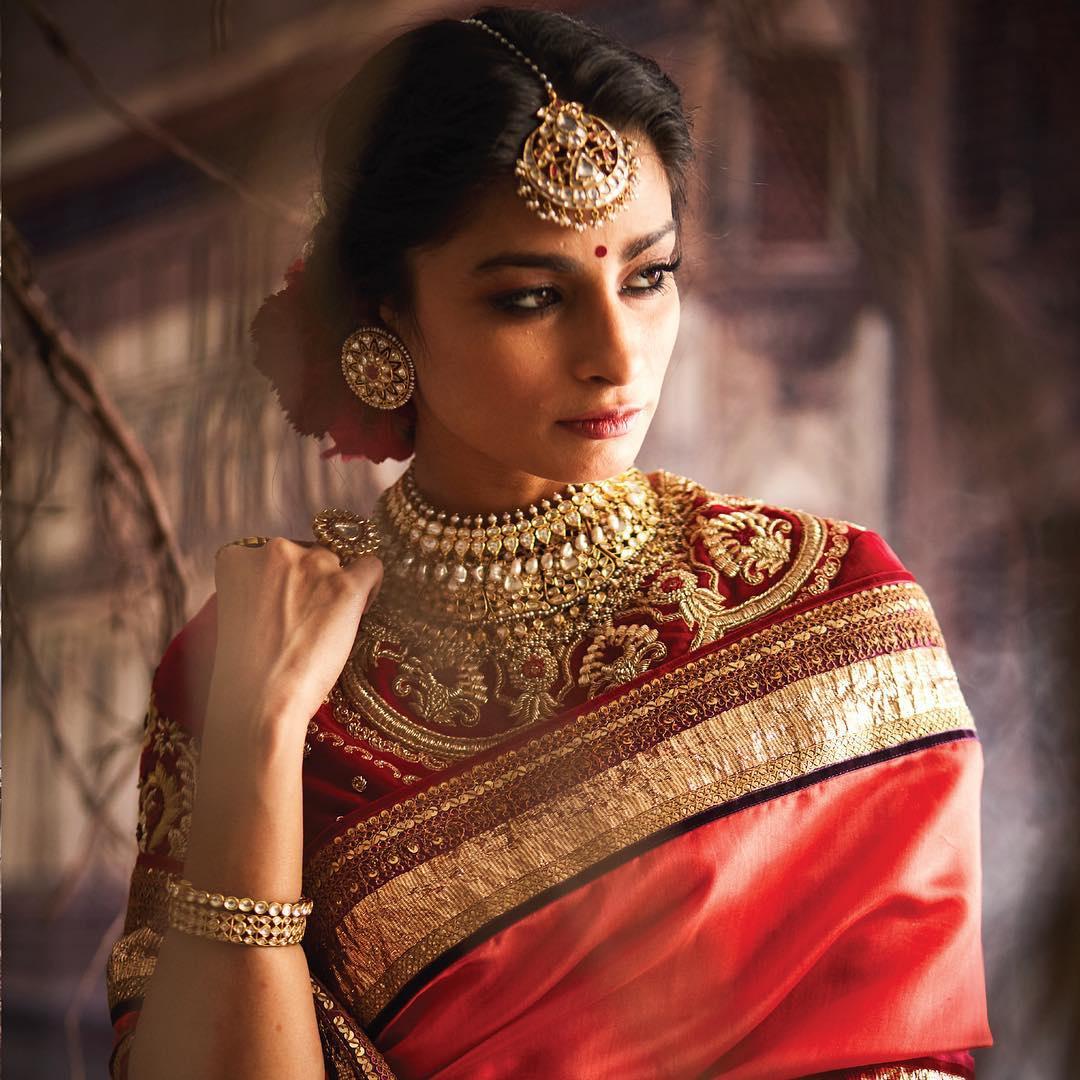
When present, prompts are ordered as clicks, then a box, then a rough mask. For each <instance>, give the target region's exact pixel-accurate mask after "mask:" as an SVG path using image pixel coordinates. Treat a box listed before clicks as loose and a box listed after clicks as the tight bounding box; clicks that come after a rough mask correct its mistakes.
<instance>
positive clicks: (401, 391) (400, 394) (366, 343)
mask: <svg viewBox="0 0 1080 1080" xmlns="http://www.w3.org/2000/svg"><path fill="white" fill-rule="evenodd" d="M341 371H342V374H343V375H344V376H345V381H346V382H347V383H348V384H349V389H350V390H351V391H352V392H353V393H354V394H355V395H356V396H357V397H358V398H359V399H360V400H361V401H362V402H363V403H364V404H365V405H370V406H372V408H375V409H397V408H399V407H400V406H402V405H404V404H405V402H406V401H408V400H409V398H410V397H412V392H413V388H414V387H415V386H416V368H415V367H413V362H412V357H411V356H410V355H409V350H408V349H406V348H405V344H404V342H402V340H401V339H400V338H399V337H397V336H396V335H395V334H391V333H390V331H389V330H384V329H383V328H382V327H381V326H361V327H360V329H359V330H357V331H356V332H355V333H352V334H350V335H349V336H348V337H347V338H346V339H345V344H344V345H342V346H341Z"/></svg>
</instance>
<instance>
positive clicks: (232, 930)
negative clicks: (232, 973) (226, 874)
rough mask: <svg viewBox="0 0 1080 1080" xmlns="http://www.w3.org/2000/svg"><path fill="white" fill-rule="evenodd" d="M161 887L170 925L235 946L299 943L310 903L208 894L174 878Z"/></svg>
mask: <svg viewBox="0 0 1080 1080" xmlns="http://www.w3.org/2000/svg"><path fill="white" fill-rule="evenodd" d="M165 890H166V893H167V894H168V897H169V901H168V915H169V925H170V926H171V927H173V928H174V929H176V930H180V931H182V932H183V933H186V934H194V935H196V936H198V937H208V938H213V939H215V940H218V941H230V942H235V943H236V944H239V945H295V944H297V943H299V942H300V940H301V939H302V938H303V936H304V931H305V929H306V928H307V917H308V915H310V914H311V910H312V906H313V905H312V902H311V900H309V899H308V898H307V897H303V896H302V897H300V899H299V900H295V901H278V900H253V899H252V898H251V897H249V896H239V897H238V896H227V895H225V894H224V893H211V892H207V891H206V890H204V889H196V888H195V887H194V886H193V885H192V884H191V882H190V881H186V880H185V879H184V878H175V877H171V878H170V879H169V880H168V881H167V883H166V886H165Z"/></svg>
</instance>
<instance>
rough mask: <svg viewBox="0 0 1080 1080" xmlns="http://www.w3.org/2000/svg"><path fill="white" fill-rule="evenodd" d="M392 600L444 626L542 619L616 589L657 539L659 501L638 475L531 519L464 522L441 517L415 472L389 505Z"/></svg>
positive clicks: (573, 495)
mask: <svg viewBox="0 0 1080 1080" xmlns="http://www.w3.org/2000/svg"><path fill="white" fill-rule="evenodd" d="M376 517H377V520H378V522H379V530H380V532H381V534H382V536H383V539H384V542H385V544H386V547H385V554H386V569H387V575H388V579H389V580H388V582H387V584H388V585H389V592H390V596H388V597H387V599H390V597H391V596H394V595H398V596H400V597H401V599H402V600H404V601H406V602H408V604H409V606H410V607H412V608H413V609H414V610H415V611H417V613H421V612H422V613H423V614H426V615H429V616H432V617H436V618H448V619H454V620H457V619H462V618H464V619H483V620H484V621H485V622H488V621H494V622H502V621H507V620H511V619H521V618H527V617H536V616H542V615H544V614H548V613H552V612H555V611H558V610H560V609H562V608H564V607H567V606H569V605H571V604H574V603H575V602H576V601H579V600H582V599H585V600H588V599H589V596H590V594H595V593H596V592H597V591H603V590H604V588H605V587H606V586H608V585H611V584H614V580H613V579H616V578H617V577H618V576H619V574H620V571H621V569H622V568H623V567H625V566H627V565H629V563H630V561H631V560H633V559H634V557H635V556H636V555H637V554H638V553H639V552H640V551H641V550H642V548H643V547H645V545H647V544H648V543H649V541H650V540H651V539H652V537H653V535H654V533H655V531H656V526H657V523H658V521H659V510H658V500H657V497H656V494H655V492H654V491H653V489H652V486H651V485H650V483H649V481H648V478H647V477H646V476H645V474H644V473H642V472H641V471H640V470H638V469H636V468H631V469H628V470H627V471H626V472H624V473H621V474H620V475H618V476H615V477H612V478H611V479H608V480H602V481H598V482H595V483H585V484H571V485H570V486H569V487H566V488H564V489H563V490H562V491H560V492H558V493H556V494H555V495H553V496H552V497H551V498H550V499H545V500H543V501H541V502H540V503H539V504H538V505H533V506H530V507H528V509H527V510H526V509H517V510H513V511H509V512H506V513H503V514H486V515H485V514H479V515H475V516H464V515H461V514H450V513H447V512H445V511H440V510H435V509H433V508H432V507H431V506H429V505H428V504H427V503H426V502H425V501H424V499H423V497H422V496H421V495H420V493H419V491H418V490H417V487H416V481H415V479H414V477H413V471H412V469H411V468H410V469H409V470H408V472H406V473H405V475H404V476H403V477H402V478H401V479H400V480H399V481H398V482H397V483H396V484H394V485H393V486H392V487H391V488H390V489H389V490H388V491H386V492H385V493H384V494H383V496H382V497H381V498H380V500H379V503H378V506H377V509H376Z"/></svg>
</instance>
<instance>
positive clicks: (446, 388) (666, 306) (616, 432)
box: [384, 140, 679, 502]
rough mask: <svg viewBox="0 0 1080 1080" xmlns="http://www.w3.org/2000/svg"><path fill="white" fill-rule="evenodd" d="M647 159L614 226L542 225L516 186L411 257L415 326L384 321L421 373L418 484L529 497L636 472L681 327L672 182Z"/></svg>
mask: <svg viewBox="0 0 1080 1080" xmlns="http://www.w3.org/2000/svg"><path fill="white" fill-rule="evenodd" d="M638 154H639V157H640V159H641V170H640V174H639V176H640V181H639V187H638V196H637V198H636V199H635V200H634V201H632V202H631V203H629V204H628V205H627V206H626V207H624V208H623V210H622V211H621V212H620V213H618V214H617V215H616V216H615V218H614V219H613V220H612V221H611V222H609V223H607V224H605V225H602V226H600V227H597V228H592V229H587V230H586V231H584V232H581V233H579V232H576V231H575V230H573V229H568V228H565V227H563V226H559V225H555V224H553V223H551V222H546V221H541V220H540V219H539V218H538V217H536V216H535V214H533V212H532V211H530V210H529V209H528V208H527V207H526V206H525V203H524V200H523V199H522V198H521V197H520V196H518V195H517V193H516V191H515V185H514V182H513V181H512V180H510V179H508V180H507V181H506V182H505V184H502V185H499V186H496V185H493V186H492V188H491V190H490V193H485V196H484V198H483V200H481V201H480V203H479V205H478V206H477V209H476V211H475V212H474V213H473V214H471V215H470V217H469V218H468V221H467V224H466V225H465V226H464V227H462V228H461V229H460V230H459V231H458V232H457V233H456V234H455V235H454V236H453V237H452V238H451V239H450V240H448V241H447V242H445V243H443V244H441V245H439V246H438V247H433V248H430V249H425V250H422V251H419V252H417V253H414V254H413V255H412V257H411V260H410V269H411V272H412V280H413V289H414V311H413V317H412V319H411V320H408V321H397V320H395V319H394V317H393V313H392V312H389V311H386V310H385V309H384V318H386V320H387V321H388V322H390V323H391V325H392V326H394V328H395V329H396V330H397V331H398V332H399V333H400V334H401V336H402V337H403V338H404V340H405V343H406V345H407V346H408V347H409V350H410V352H411V353H412V355H413V359H414V362H415V364H416V370H417V390H416V403H417V416H418V422H417V442H416V447H417V460H416V467H417V478H418V480H421V478H422V476H423V475H428V476H430V477H431V478H432V483H431V484H430V485H429V486H432V487H435V488H438V489H443V490H449V491H450V492H453V491H455V490H457V491H462V492H466V491H469V489H470V487H471V485H470V483H469V482H468V477H474V478H481V479H482V482H483V483H484V484H485V485H487V487H488V489H489V490H490V489H491V488H495V489H503V490H506V489H507V488H509V489H511V490H513V489H515V488H520V489H521V490H522V493H524V494H532V493H534V492H535V490H536V489H537V487H538V486H540V487H542V486H543V485H544V484H547V485H549V486H551V485H553V486H559V485H561V484H566V483H572V482H583V481H586V480H596V479H601V478H603V477H607V476H611V475H614V474H615V473H618V472H621V471H622V470H623V469H626V468H627V467H629V466H630V465H631V464H632V463H633V461H634V458H635V456H636V455H637V452H638V450H639V448H640V446H641V442H642V440H643V438H644V437H645V432H646V430H647V429H648V426H649V422H650V420H651V418H652V415H653V412H654V411H655V409H656V405H657V401H658V399H659V396H660V386H661V383H662V382H663V378H664V372H665V370H666V368H667V366H668V361H669V360H670V358H671V352H672V349H673V347H674V344H675V337H676V334H677V332H678V327H679V295H678V290H677V288H676V285H675V281H674V279H673V265H674V264H675V262H676V259H677V244H678V237H677V236H676V234H675V228H674V224H673V222H672V216H671V196H670V191H669V188H668V183H667V178H666V176H665V173H664V169H663V166H662V164H661V162H660V159H659V157H658V156H657V155H656V153H655V151H654V150H653V149H652V148H651V146H650V145H649V144H648V142H647V141H645V140H641V141H640V142H638ZM455 473H458V474H459V475H458V476H457V477H456V480H455V476H454V474H455ZM473 501H474V502H475V501H476V499H474V500H473Z"/></svg>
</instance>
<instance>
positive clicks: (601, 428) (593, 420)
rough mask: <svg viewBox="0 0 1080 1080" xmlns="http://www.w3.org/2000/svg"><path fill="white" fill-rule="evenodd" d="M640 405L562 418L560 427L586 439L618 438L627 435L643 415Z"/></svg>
mask: <svg viewBox="0 0 1080 1080" xmlns="http://www.w3.org/2000/svg"><path fill="white" fill-rule="evenodd" d="M642 411H643V410H642V409H641V407H640V406H637V405H631V406H624V407H622V408H619V409H607V410H605V411H602V412H592V413H586V414H585V415H584V416H575V417H574V418H573V419H572V420H560V421H559V422H558V423H559V427H562V428H566V430H567V431H572V432H574V434H576V435H581V436H584V437H585V438H586V439H617V438H619V436H620V435H625V434H626V433H627V432H628V431H630V429H631V428H632V427H633V426H634V424H635V423H636V422H637V418H638V417H639V416H640V415H641V413H642Z"/></svg>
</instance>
